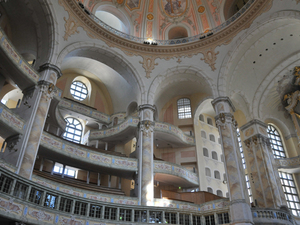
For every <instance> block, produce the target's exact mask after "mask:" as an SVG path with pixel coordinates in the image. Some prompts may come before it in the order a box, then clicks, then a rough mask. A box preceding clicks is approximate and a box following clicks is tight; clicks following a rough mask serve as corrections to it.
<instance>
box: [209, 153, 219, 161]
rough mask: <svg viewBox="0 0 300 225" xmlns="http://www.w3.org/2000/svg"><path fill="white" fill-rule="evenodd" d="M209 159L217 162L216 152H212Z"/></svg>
mask: <svg viewBox="0 0 300 225" xmlns="http://www.w3.org/2000/svg"><path fill="white" fill-rule="evenodd" d="M211 157H212V158H213V159H215V160H218V154H217V153H216V152H212V153H211Z"/></svg>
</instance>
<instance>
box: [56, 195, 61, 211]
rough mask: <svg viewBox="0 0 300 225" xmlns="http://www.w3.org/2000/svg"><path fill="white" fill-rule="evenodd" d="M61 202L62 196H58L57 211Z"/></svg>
mask: <svg viewBox="0 0 300 225" xmlns="http://www.w3.org/2000/svg"><path fill="white" fill-rule="evenodd" d="M60 200H61V196H60V195H58V196H57V204H56V206H55V209H56V210H59V205H60Z"/></svg>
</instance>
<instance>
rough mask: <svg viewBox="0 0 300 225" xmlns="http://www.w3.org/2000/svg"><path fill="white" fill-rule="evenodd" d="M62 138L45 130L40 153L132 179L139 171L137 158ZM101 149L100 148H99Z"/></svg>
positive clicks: (69, 163) (76, 165)
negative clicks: (113, 153)
mask: <svg viewBox="0 0 300 225" xmlns="http://www.w3.org/2000/svg"><path fill="white" fill-rule="evenodd" d="M96 150H97V149H93V150H91V149H89V148H88V147H85V146H83V145H78V144H75V143H72V142H69V141H66V140H64V139H62V138H59V137H55V136H53V135H51V134H49V133H46V132H44V133H43V135H42V138H41V143H40V149H39V154H40V155H41V156H43V157H45V158H48V159H51V160H54V161H56V162H68V165H69V166H73V167H78V165H80V166H81V167H82V168H89V170H91V171H92V170H94V171H102V172H103V173H108V174H112V175H116V176H119V177H124V178H128V179H131V178H132V175H133V173H135V172H136V171H137V159H132V158H126V157H121V156H117V155H111V154H112V153H111V154H109V152H107V154H106V153H103V152H104V150H102V151H101V152H97V151H96ZM99 151H100V150H99ZM115 154H117V153H115Z"/></svg>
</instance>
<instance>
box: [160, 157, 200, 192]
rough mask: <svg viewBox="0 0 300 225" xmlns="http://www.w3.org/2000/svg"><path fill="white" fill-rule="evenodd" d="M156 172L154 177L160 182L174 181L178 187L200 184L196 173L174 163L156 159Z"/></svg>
mask: <svg viewBox="0 0 300 225" xmlns="http://www.w3.org/2000/svg"><path fill="white" fill-rule="evenodd" d="M154 173H155V178H154V179H155V180H156V181H159V182H168V183H172V184H174V185H175V186H178V187H195V186H199V178H198V176H197V174H196V173H193V172H191V171H189V170H187V169H186V168H184V167H182V166H179V165H177V164H174V163H170V162H165V161H157V160H154ZM183 180H184V182H183Z"/></svg>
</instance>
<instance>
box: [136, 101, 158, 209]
mask: <svg viewBox="0 0 300 225" xmlns="http://www.w3.org/2000/svg"><path fill="white" fill-rule="evenodd" d="M139 110H140V121H141V122H140V126H139V128H140V130H139V138H140V142H139V143H140V145H141V146H140V148H139V151H140V152H139V155H140V157H139V163H141V171H139V174H140V175H141V176H140V179H141V180H140V182H139V183H140V184H141V193H140V194H141V196H140V199H141V205H148V206H149V205H153V199H154V177H153V141H154V135H153V129H154V122H153V115H154V111H155V108H154V107H153V106H151V105H142V106H140V107H139Z"/></svg>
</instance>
